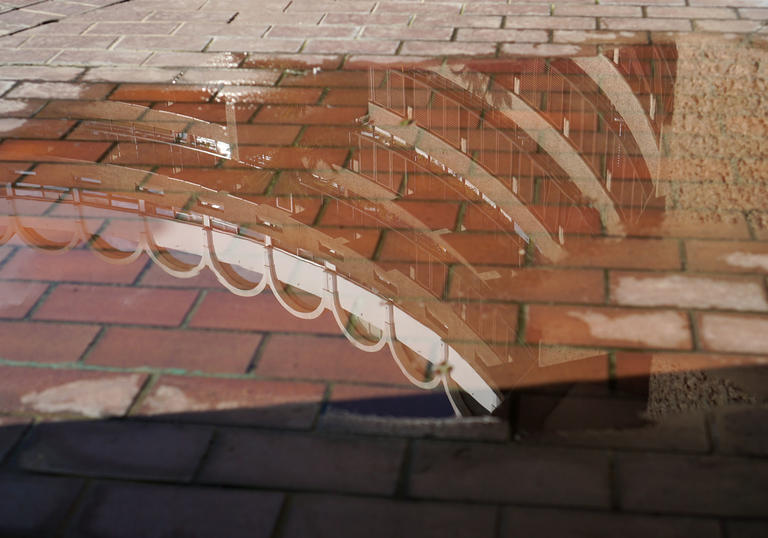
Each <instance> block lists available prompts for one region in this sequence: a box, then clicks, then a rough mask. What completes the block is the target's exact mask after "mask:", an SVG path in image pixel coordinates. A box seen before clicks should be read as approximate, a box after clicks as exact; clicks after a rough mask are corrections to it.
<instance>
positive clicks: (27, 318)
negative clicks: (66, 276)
mask: <svg viewBox="0 0 768 538" xmlns="http://www.w3.org/2000/svg"><path fill="white" fill-rule="evenodd" d="M57 287H58V283H56V282H50V283H49V284H48V287H47V288H45V291H43V293H42V294H40V297H38V298H37V301H35V304H33V305H32V307H31V308H30V309H29V310H27V313H26V314H25V315H24V317H23V318H21V319H23V320H25V321H30V320H32V316H34V315H35V313H36V312H37V311H38V310H39V309H40V307H41V306H42V305H43V303H44V302H45V301H46V300H47V299H48V297H50V295H51V294H52V293H53V291H54V290H55V289H56V288H57Z"/></svg>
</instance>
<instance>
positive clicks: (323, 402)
mask: <svg viewBox="0 0 768 538" xmlns="http://www.w3.org/2000/svg"><path fill="white" fill-rule="evenodd" d="M336 383H337V382H336V381H326V382H325V388H324V390H323V395H322V397H321V398H320V405H319V407H318V408H317V412H316V413H315V416H314V417H313V418H312V424H310V427H309V429H310V430H312V431H315V430H317V427H318V425H319V424H320V417H322V416H323V415H324V414H325V412H326V411H327V410H328V406H329V405H330V404H331V395H332V394H333V390H334V388H335V387H336Z"/></svg>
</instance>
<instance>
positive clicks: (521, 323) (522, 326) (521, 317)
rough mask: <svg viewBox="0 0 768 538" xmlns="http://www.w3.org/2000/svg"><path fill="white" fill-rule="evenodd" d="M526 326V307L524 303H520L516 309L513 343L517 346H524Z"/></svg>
mask: <svg viewBox="0 0 768 538" xmlns="http://www.w3.org/2000/svg"><path fill="white" fill-rule="evenodd" d="M527 324H528V305H527V304H525V303H520V306H519V307H518V309H517V327H516V329H517V335H516V336H517V337H516V338H515V343H516V344H518V345H525V343H526V342H525V330H526V325H527Z"/></svg>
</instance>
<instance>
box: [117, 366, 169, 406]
mask: <svg viewBox="0 0 768 538" xmlns="http://www.w3.org/2000/svg"><path fill="white" fill-rule="evenodd" d="M160 375H161V374H158V373H151V374H149V375H148V376H147V378H146V379H145V380H144V383H142V385H141V387H139V390H138V391H136V394H135V395H134V397H133V400H132V401H131V405H129V406H128V409H126V410H125V414H124V415H123V417H129V416H132V415H133V413H135V412H136V410H137V409H138V408H139V407H141V404H142V403H144V400H145V399H146V397H147V396H148V395H149V393H150V391H151V390H152V389H153V388H154V387H155V385H156V384H157V381H158V379H160Z"/></svg>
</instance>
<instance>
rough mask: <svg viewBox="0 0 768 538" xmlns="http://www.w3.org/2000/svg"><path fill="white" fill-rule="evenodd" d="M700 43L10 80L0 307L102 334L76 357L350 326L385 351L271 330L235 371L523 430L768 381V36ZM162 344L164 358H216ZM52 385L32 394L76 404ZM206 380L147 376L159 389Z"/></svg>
mask: <svg viewBox="0 0 768 538" xmlns="http://www.w3.org/2000/svg"><path fill="white" fill-rule="evenodd" d="M703 43H704V44H702V42H695V41H691V40H689V41H673V40H670V41H669V42H666V43H659V44H656V45H652V46H645V45H626V46H616V47H614V46H609V45H604V46H602V47H601V52H600V53H599V54H597V55H594V56H573V57H566V56H558V57H554V58H545V57H522V58H509V59H504V60H501V59H493V60H482V59H456V60H447V61H445V62H423V63H420V64H409V65H407V66H399V65H390V66H388V65H375V66H370V67H365V66H360V68H359V69H348V70H337V71H327V70H323V69H320V68H317V69H311V68H308V69H285V70H283V71H279V70H277V69H274V68H264V69H263V70H248V71H247V76H245V75H244V78H243V79H242V82H244V84H241V85H237V86H228V85H226V84H225V83H222V82H221V81H219V80H215V81H211V82H209V83H208V82H204V83H202V84H194V85H187V84H182V83H177V84H165V85H162V84H135V83H126V84H113V83H81V82H78V83H47V82H46V83H41V82H36V81H19V82H17V83H16V85H14V86H13V87H11V88H10V89H9V90H7V91H6V92H5V94H4V95H3V96H2V98H1V99H0V110H2V111H3V115H4V116H5V118H4V119H3V120H1V121H0V136H2V137H3V140H2V142H0V242H1V243H3V244H4V245H5V246H3V247H0V264H1V265H0V285H3V283H4V282H5V285H7V286H12V285H13V286H17V288H18V290H17V288H13V290H17V291H10V290H11V289H12V288H11V287H8V290H9V291H8V292H7V293H8V297H9V298H10V299H9V300H2V301H0V316H3V317H4V318H7V319H6V320H5V321H4V323H5V324H7V325H8V326H9V327H12V326H13V324H14V323H21V322H22V320H23V321H24V322H27V323H30V322H31V323H35V324H37V325H36V326H38V327H39V329H40V332H39V333H38V338H42V339H45V338H46V333H45V324H44V323H43V322H53V321H56V322H58V323H68V324H71V326H72V327H80V326H82V325H83V324H85V325H89V326H92V325H97V326H100V327H101V329H100V332H99V334H98V335H97V336H96V337H95V340H93V341H92V342H91V343H90V344H89V345H88V346H85V347H84V348H83V349H82V350H81V353H75V354H74V355H72V356H71V357H70V358H69V360H68V361H65V362H66V364H71V365H78V364H85V365H87V366H89V367H91V368H95V369H99V367H100V366H104V364H103V359H102V360H97V354H96V352H98V351H99V349H100V346H102V345H103V342H104V340H105V339H107V338H109V337H110V335H111V331H113V330H117V328H126V327H128V328H131V327H134V328H135V327H142V326H152V327H156V326H165V327H175V328H176V331H179V332H183V331H187V330H192V329H193V328H198V329H199V328H203V329H217V328H219V329H220V328H227V329H231V330H233V333H234V332H236V333H237V334H241V332H246V333H258V334H262V335H265V338H268V340H269V343H268V344H267V345H273V344H274V342H275V341H277V340H276V339H277V338H280V337H282V336H285V335H288V336H286V338H287V339H288V340H290V338H294V339H296V340H297V341H298V342H302V341H303V340H302V339H303V338H305V337H306V336H307V335H312V334H318V333H319V334H322V335H323V336H322V338H325V339H329V338H333V337H334V336H336V337H337V336H338V335H343V336H344V337H346V339H347V343H346V346H347V349H349V350H350V351H349V352H350V353H352V352H354V353H358V354H359V353H360V352H367V353H369V354H370V357H371V361H374V362H375V363H376V365H374V366H371V364H372V363H364V362H361V361H358V363H354V364H353V362H354V361H345V360H342V359H341V358H339V359H338V364H336V363H334V365H332V366H327V365H324V366H316V365H315V363H313V362H312V361H311V360H309V359H306V360H305V359H300V360H299V359H296V360H295V361H294V359H293V357H292V356H291V355H290V353H289V351H285V352H284V355H283V356H281V357H278V359H274V358H273V357H272V356H271V355H270V356H268V357H265V356H261V355H259V354H258V353H256V355H255V356H254V358H253V360H246V361H244V362H242V363H240V364H239V366H238V367H237V368H234V369H232V370H231V371H229V372H228V373H230V374H232V375H233V376H240V377H246V378H248V377H253V378H256V379H260V380H264V379H267V380H274V379H292V380H299V381H307V380H308V379H309V380H313V381H315V382H317V381H318V380H321V381H325V382H331V383H332V384H333V387H334V388H333V390H334V391H335V390H336V388H339V390H338V394H344V390H345V387H346V385H345V383H346V384H353V385H354V383H355V382H356V381H362V385H365V384H368V385H370V387H374V388H377V390H378V389H382V390H384V389H388V388H392V387H399V388H397V390H402V391H404V393H405V394H407V395H408V398H406V399H404V400H402V401H404V402H408V403H407V405H406V409H405V410H403V409H395V408H396V407H397V405H395V406H394V407H393V406H392V403H391V402H389V403H387V404H386V405H385V406H384V407H381V406H378V405H376V404H375V402H378V401H384V400H387V399H388V397H383V396H381V397H380V396H379V395H369V396H368V397H366V396H365V395H364V392H365V391H363V392H357V393H356V392H355V390H348V394H349V396H348V399H347V400H342V401H341V402H340V403H339V402H336V403H334V401H331V403H330V406H331V408H333V407H334V405H335V406H336V407H338V408H339V409H341V410H345V411H350V412H352V413H364V414H366V413H367V414H379V415H381V414H384V415H387V414H391V415H399V416H403V415H404V416H425V415H426V416H446V415H452V414H455V415H459V416H476V415H480V416H482V415H489V414H493V415H497V416H502V417H506V418H510V417H511V420H513V421H518V423H519V424H520V425H521V427H524V428H527V429H532V430H535V429H536V428H538V427H541V426H542V425H545V424H551V425H554V426H553V427H555V426H557V427H574V426H588V427H600V426H604V427H615V426H626V425H632V424H636V423H637V424H639V423H642V422H643V421H644V420H646V419H648V418H649V417H660V416H665V415H666V414H670V413H677V412H680V411H691V410H700V409H710V408H712V407H714V406H717V405H723V404H729V403H744V402H749V403H753V404H754V403H764V401H765V388H764V386H762V387H759V386H756V385H755V384H754V383H750V382H749V380H750V379H754V377H753V376H755V375H758V376H759V375H763V376H764V373H762V374H760V373H761V372H762V370H761V369H760V367H761V366H762V365H763V364H764V363H765V360H766V359H765V353H766V351H767V350H768V347H766V346H768V342H765V337H764V336H763V335H764V333H765V330H766V329H767V328H768V316H766V312H768V302H766V289H765V285H766V283H765V279H764V273H765V269H766V258H768V243H766V242H765V240H766V238H768V232H766V223H767V222H768V218H767V217H766V215H767V213H766V199H767V198H768V197H766V191H765V184H764V182H765V178H766V175H765V171H766V167H765V162H766V161H765V158H764V157H765V153H766V150H768V146H767V144H766V140H767V139H766V123H765V118H766V117H768V116H766V102H765V98H764V96H765V84H766V76H765V75H766V72H765V62H764V60H765V58H764V55H765V53H764V51H762V50H760V49H757V48H748V47H745V46H743V45H740V44H738V43H734V42H731V41H722V42H717V41H716V40H711V41H705V42H703ZM715 52H716V53H717V54H715ZM182 80H183V79H182ZM251 80H257V81H259V80H261V81H265V85H255V84H254V85H249V84H248V82H249V81H251ZM84 253H87V255H86V254H84ZM147 260H150V261H147ZM24 283H27V284H30V283H32V284H35V285H39V284H40V283H42V284H43V286H42V288H43V290H39V289H37V288H35V290H37V291H30V290H29V289H27V290H26V291H25V289H22V288H20V287H18V286H20V285H21V284H24ZM30 289H31V288H30ZM221 289H226V290H228V291H229V292H230V293H231V296H232V297H235V296H239V297H241V298H242V299H239V300H238V302H234V300H230V299H226V298H221V297H220V296H219V295H216V294H217V293H219V290H221ZM140 292H141V293H140ZM4 293H5V292H4ZM13 293H16V294H18V297H16V296H12V294H13ZM25 293H29V294H35V295H34V297H32V296H30V297H28V296H27V295H25ZM142 293H143V295H142ZM213 298H216V299H215V300H217V301H220V308H218V310H216V309H214V307H213V306H212V303H213V301H214V299H213ZM25 301H26V302H25ZM184 301H187V302H186V303H184V304H183V306H181V307H179V308H175V307H176V304H177V303H179V302H184ZM254 301H260V302H258V303H255V302H254ZM9 302H10V304H11V306H6V303H9ZM246 302H249V304H258V305H260V306H259V308H263V310H262V311H261V313H259V312H255V311H254V310H243V309H247V308H248V307H247V306H242V305H245V304H246ZM20 305H21V306H20ZM24 305H26V306H24ZM270 305H271V306H270ZM276 305H279V308H277V307H276ZM22 307H23V308H22ZM286 312H287V313H290V316H285V317H281V316H284V315H285V313H286ZM206 316H207V317H206ZM245 316H256V317H257V318H258V317H259V316H261V317H262V318H265V320H266V321H263V320H262V321H253V323H252V320H251V318H246V317H245ZM254 319H255V318H254ZM270 319H275V320H278V321H275V323H274V324H272V325H270ZM726 328H727V329H726ZM126 334H129V333H126ZM737 335H738V336H737ZM125 338H126V340H125V341H124V342H123V345H124V346H125V347H130V346H133V345H135V344H134V343H133V342H131V341H130V340H129V339H128V336H125ZM306 342H307V344H306V345H307V346H311V345H312V342H313V340H306ZM119 343H120V342H118V344H119ZM35 345H36V344H35V343H34V342H29V343H28V345H27V347H28V348H34V346H35ZM299 345H301V344H299ZM118 347H119V346H118ZM305 349H306V348H305ZM338 349H340V348H338ZM262 352H263V350H262ZM272 353H276V354H278V355H279V354H280V352H279V351H272ZM2 355H3V353H2V352H1V351H0V356H2ZM309 355H310V356H311V353H309ZM164 356H165V357H166V359H167V360H165V361H164V363H163V365H162V367H161V368H158V369H156V370H155V371H156V372H159V373H161V374H163V375H166V374H169V373H171V374H178V373H180V372H181V373H182V374H183V373H184V372H188V371H192V372H193V373H194V375H201V373H200V372H201V368H202V369H203V370H204V369H205V368H206V367H207V366H200V365H197V366H194V367H191V370H189V368H190V367H189V366H188V365H187V364H186V363H185V361H184V360H183V357H181V356H180V357H179V358H178V361H179V362H178V366H177V371H174V370H173V368H174V367H175V366H174V358H173V357H174V351H173V349H172V348H168V349H166V350H165V351H164ZM168 357H171V358H168ZM2 358H3V359H4V361H3V362H4V364H5V365H9V366H24V365H25V364H29V363H30V361H25V360H17V359H15V358H14V356H7V357H2ZM216 360H219V359H217V358H216V357H211V358H210V359H209V361H216ZM324 360H326V362H327V361H328V360H330V362H333V360H331V359H324ZM275 361H277V362H276V363H275ZM280 361H282V362H283V363H284V364H281V363H280ZM383 361H389V362H390V363H391V364H389V365H388V366H386V367H385V366H381V365H380V364H379V363H380V362H383ZM32 362H34V363H35V364H38V365H39V364H45V363H50V362H53V361H51V360H47V359H46V357H45V356H40V357H38V358H37V359H35V360H34V361H32ZM293 362H296V363H297V365H296V367H295V369H291V368H292V367H293V366H291V365H292V364H293ZM275 364H277V366H275ZM324 364H325V363H324ZM355 364H358V366H355ZM393 364H394V365H395V366H396V367H397V368H396V369H394V370H387V369H386V368H388V367H391V366H392V365H393ZM120 367H121V368H123V370H125V371H129V372H134V371H141V372H147V371H149V372H152V371H153V370H152V364H149V363H147V364H142V363H141V361H140V360H137V361H134V362H132V363H131V364H130V365H128V364H123V365H121V366H120ZM105 368H106V369H109V368H118V367H117V366H114V365H113V366H110V367H109V368H107V367H106V366H105ZM323 368H326V369H325V370H323ZM356 368H360V369H361V371H364V372H365V373H364V374H361V375H360V376H359V375H358V372H357V370H356ZM118 369H119V368H118ZM379 370H381V371H382V372H384V371H386V373H382V374H377V373H376V372H377V371H379ZM121 371H122V370H121ZM393 371H394V372H395V375H393V374H392V372H393ZM379 375H380V377H377V376H379ZM77 383H78V382H76V381H75V382H71V383H70V384H69V385H67V386H68V387H71V388H72V390H75V389H76V387H77ZM96 383H98V382H96ZM105 386H106V385H105ZM409 386H410V387H413V386H415V387H417V388H418V389H421V390H423V391H425V392H423V393H421V392H417V396H414V392H413V390H412V388H408V387H409ZM346 388H347V389H349V387H346ZM100 390H102V389H100ZM104 390H106V389H104ZM371 390H373V388H372V389H371ZM392 390H395V389H394V388H392ZM430 390H431V391H432V392H426V391H430ZM51 391H52V392H51ZM70 392H72V391H70ZM75 392H76V390H75ZM374 392H375V391H374ZM395 392H396V391H395ZM49 393H50V394H54V393H56V390H54V389H50V388H48V387H42V388H40V389H36V390H35V391H33V392H31V393H30V394H36V395H37V396H35V397H34V398H33V397H31V396H30V397H26V400H24V398H22V403H24V402H25V401H31V400H34V401H35V402H43V404H44V405H43V404H40V405H43V407H44V408H45V409H43V411H45V410H48V409H49V408H56V409H64V408H66V406H67V405H69V404H67V403H66V402H64V400H62V399H61V398H59V397H58V396H55V397H51V398H53V399H51V398H48V397H47V396H46V395H48V394H49ZM385 393H386V390H385ZM56 394H57V393H56ZM386 394H389V393H386ZM418 394H423V395H430V396H429V398H428V399H427V400H425V399H424V398H422V397H421V396H418ZM43 396H46V398H43ZM66 396H67V398H68V399H67V401H70V400H71V402H70V403H71V405H70V408H66V409H64V410H65V411H72V412H74V411H76V410H77V409H79V408H81V407H82V406H83V405H86V406H87V408H88V414H90V415H91V416H100V412H99V410H97V409H94V408H93V405H96V404H94V403H93V402H91V401H88V402H85V403H83V402H79V403H78V402H77V401H75V400H77V399H76V398H74V399H73V394H70V393H69V392H68V393H67V394H66ZM97 396H98V395H96V396H94V398H96V399H98V398H97ZM358 396H359V398H360V399H361V400H366V399H367V400H369V401H368V402H367V403H366V402H365V401H364V402H362V403H360V404H359V405H356V404H354V401H355V399H356V398H358ZM121 398H122V396H121ZM196 398H197V396H193V395H190V394H185V393H184V392H183V390H181V389H180V388H178V387H175V386H172V385H168V386H160V387H159V388H158V390H157V391H156V393H154V394H153V395H152V396H151V397H150V398H149V399H148V408H149V409H150V413H153V412H163V411H166V412H168V411H173V412H179V411H183V410H184V409H186V407H185V406H187V407H189V409H188V410H190V411H198V410H201V409H203V408H205V405H207V404H204V403H201V402H200V401H198V400H196ZM233 398H235V396H233ZM49 400H50V402H52V403H50V402H49ZM393 400H394V401H397V400H398V398H397V396H396V395H395V396H393ZM284 401H286V400H285V399H283V400H281V402H284ZM350 401H351V402H353V403H351V404H350V403H349V402H350ZM616 401H618V402H621V405H622V406H623V408H626V409H627V410H626V412H623V413H624V414H623V415H622V414H621V413H618V412H611V413H606V415H610V416H608V417H607V418H605V420H601V419H600V417H599V416H597V415H599V414H600V413H601V411H600V410H601V409H604V408H605V406H612V405H614V403H615V402H616ZM345 402H346V403H345ZM371 402H374V403H371ZM237 405H239V404H238V401H236V399H235V400H232V399H228V398H224V397H223V396H222V400H221V402H220V406H219V407H216V409H226V408H231V407H237ZM387 406H389V407H387ZM601 406H602V407H601ZM123 407H125V406H123ZM35 410H37V411H40V410H41V408H40V406H39V405H38V407H34V409H32V411H35ZM615 415H621V416H619V417H618V418H616V416H615Z"/></svg>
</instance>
